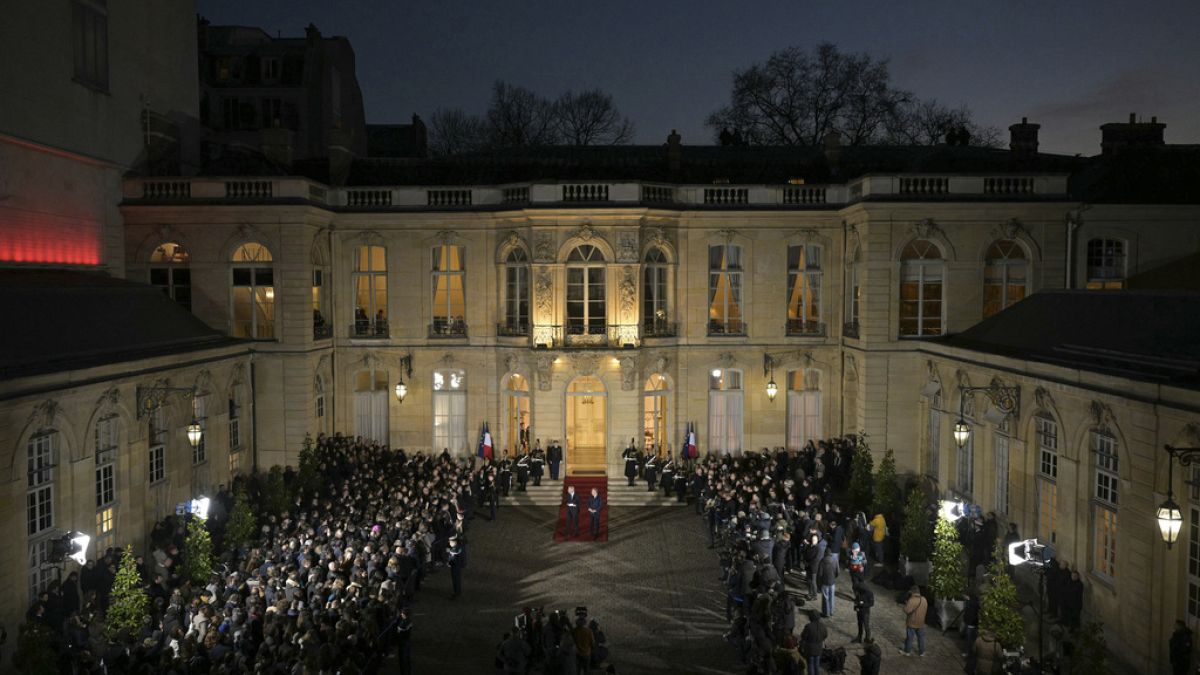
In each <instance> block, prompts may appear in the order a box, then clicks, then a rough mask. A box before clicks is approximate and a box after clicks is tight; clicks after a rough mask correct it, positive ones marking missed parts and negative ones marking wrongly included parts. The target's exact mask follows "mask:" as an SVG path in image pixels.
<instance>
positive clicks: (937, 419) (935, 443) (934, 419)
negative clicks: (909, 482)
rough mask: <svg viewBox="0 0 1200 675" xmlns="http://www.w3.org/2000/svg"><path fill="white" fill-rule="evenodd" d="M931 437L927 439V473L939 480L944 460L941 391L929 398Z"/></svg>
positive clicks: (929, 432) (929, 431) (929, 430)
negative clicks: (942, 459)
mask: <svg viewBox="0 0 1200 675" xmlns="http://www.w3.org/2000/svg"><path fill="white" fill-rule="evenodd" d="M928 434H929V437H928V438H927V439H926V443H928V448H929V461H928V462H927V463H926V466H927V467H928V468H927V469H926V471H927V472H928V474H929V475H930V476H932V477H933V478H934V480H937V477H938V469H939V468H940V467H939V464H940V462H941V458H942V392H941V390H940V389H939V390H938V391H936V392H934V393H933V396H930V397H929V429H928Z"/></svg>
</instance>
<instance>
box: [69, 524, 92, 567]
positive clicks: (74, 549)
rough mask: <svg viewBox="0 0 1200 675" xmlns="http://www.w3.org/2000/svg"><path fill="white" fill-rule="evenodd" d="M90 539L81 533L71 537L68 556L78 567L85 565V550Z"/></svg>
mask: <svg viewBox="0 0 1200 675" xmlns="http://www.w3.org/2000/svg"><path fill="white" fill-rule="evenodd" d="M91 541H92V538H91V537H89V536H88V535H86V534H84V533H82V532H76V533H75V536H73V537H71V553H70V555H69V556H68V557H69V558H71V560H74V561H75V562H77V563H79V564H80V565H86V564H87V548H88V544H90V543H91Z"/></svg>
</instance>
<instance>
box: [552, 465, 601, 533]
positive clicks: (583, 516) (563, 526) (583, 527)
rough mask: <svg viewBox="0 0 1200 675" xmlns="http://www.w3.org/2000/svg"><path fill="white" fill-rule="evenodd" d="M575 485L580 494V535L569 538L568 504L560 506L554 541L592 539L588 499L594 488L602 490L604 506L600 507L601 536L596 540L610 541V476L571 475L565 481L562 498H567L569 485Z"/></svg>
mask: <svg viewBox="0 0 1200 675" xmlns="http://www.w3.org/2000/svg"><path fill="white" fill-rule="evenodd" d="M570 485H574V486H575V494H577V495H579V536H577V537H570V538H567V506H566V504H565V503H564V504H562V505H561V506H559V507H558V526H557V527H555V528H554V541H592V535H591V532H589V525H590V519H589V518H588V516H589V515H590V514H588V510H587V509H588V506H587V503H588V499H590V498H591V496H592V488H596V489H597V490H599V491H600V498H601V499H602V500H604V506H603V507H602V508H601V509H600V538H599V539H596V540H595V541H608V478H607V477H605V476H569V477H567V479H566V480H565V481H564V482H563V488H562V499H563V500H564V501H565V500H566V498H567V487H568V486H570Z"/></svg>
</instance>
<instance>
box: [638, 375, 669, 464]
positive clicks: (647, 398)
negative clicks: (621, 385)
mask: <svg viewBox="0 0 1200 675" xmlns="http://www.w3.org/2000/svg"><path fill="white" fill-rule="evenodd" d="M670 397H671V384H670V382H668V381H667V378H666V376H665V375H663V374H661V373H654V374H653V375H651V376H650V377H649V378H648V379H647V380H646V387H645V391H644V392H643V393H642V448H644V449H645V450H646V452H651V451H653V452H657V453H659V454H663V453H665V452H666V451H667V450H669V449H670V448H671V440H670V436H669V433H668V428H669V425H670V421H671V418H670V415H669V414H668V407H669V406H670Z"/></svg>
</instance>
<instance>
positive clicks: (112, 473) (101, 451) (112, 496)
mask: <svg viewBox="0 0 1200 675" xmlns="http://www.w3.org/2000/svg"><path fill="white" fill-rule="evenodd" d="M118 420H119V418H118V417H117V416H116V415H108V416H105V417H102V418H100V419H99V420H97V421H96V429H95V432H94V434H93V436H94V439H93V440H94V442H95V450H94V452H95V454H94V457H95V462H96V508H98V509H99V508H103V507H105V506H109V505H110V504H112V503H113V502H115V501H117V470H116V464H117V435H118V429H119V427H118Z"/></svg>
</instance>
